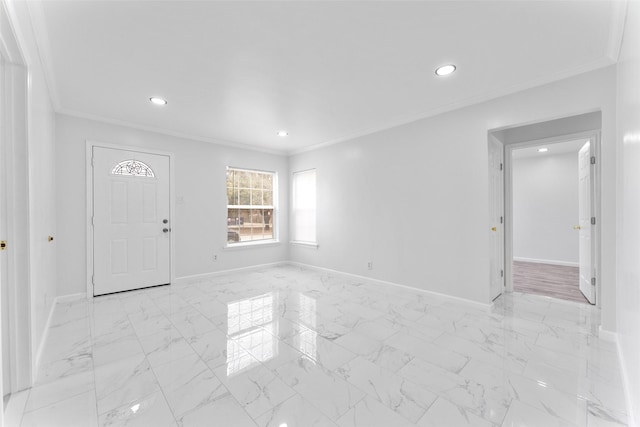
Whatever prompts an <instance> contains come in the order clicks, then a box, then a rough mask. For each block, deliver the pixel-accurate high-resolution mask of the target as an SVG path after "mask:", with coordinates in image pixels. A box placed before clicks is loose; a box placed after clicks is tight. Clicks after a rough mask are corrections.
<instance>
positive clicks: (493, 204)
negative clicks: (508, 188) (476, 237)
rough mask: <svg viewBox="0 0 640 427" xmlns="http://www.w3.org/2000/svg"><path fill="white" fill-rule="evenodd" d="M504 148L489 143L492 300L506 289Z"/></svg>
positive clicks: (495, 143)
mask: <svg viewBox="0 0 640 427" xmlns="http://www.w3.org/2000/svg"><path fill="white" fill-rule="evenodd" d="M503 148H504V147H503V146H502V144H501V143H500V142H498V141H497V140H495V139H494V138H490V141H489V254H490V270H489V275H490V276H489V277H490V292H491V300H494V299H496V298H497V297H498V296H499V295H500V294H501V293H502V290H503V288H504V217H503V215H504V182H503V157H504V154H503Z"/></svg>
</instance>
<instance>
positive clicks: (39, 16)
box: [26, 1, 62, 111]
mask: <svg viewBox="0 0 640 427" xmlns="http://www.w3.org/2000/svg"><path fill="white" fill-rule="evenodd" d="M26 3H27V11H28V12H29V18H30V19H31V30H32V32H33V36H34V39H35V42H36V49H37V50H38V52H37V54H38V58H39V60H40V64H41V65H42V71H43V74H44V79H45V82H46V84H47V88H48V89H49V98H51V104H52V105H53V109H54V111H58V110H60V109H61V108H62V103H61V102H60V95H59V93H58V86H57V85H56V82H57V80H56V75H55V71H54V67H53V60H52V55H51V46H50V45H49V31H48V30H47V22H46V20H45V18H44V11H43V9H42V5H41V4H40V2H37V1H36V2H33V1H28V2H26Z"/></svg>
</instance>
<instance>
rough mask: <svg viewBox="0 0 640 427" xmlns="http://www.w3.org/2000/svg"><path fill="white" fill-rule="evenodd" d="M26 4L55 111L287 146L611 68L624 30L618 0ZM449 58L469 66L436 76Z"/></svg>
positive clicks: (288, 149)
mask: <svg viewBox="0 0 640 427" xmlns="http://www.w3.org/2000/svg"><path fill="white" fill-rule="evenodd" d="M621 5H622V6H621ZM29 10H30V14H31V16H32V19H33V23H34V30H35V34H36V38H37V41H38V48H39V51H40V55H41V57H42V60H43V65H44V68H45V73H46V75H47V79H48V82H49V86H50V90H51V93H52V98H53V102H54V107H55V108H56V110H57V111H58V112H61V113H66V114H71V115H77V116H81V117H89V118H94V119H98V120H103V121H107V122H112V123H121V124H127V125H130V126H135V127H139V128H143V129H150V130H154V131H158V132H163V133H167V134H171V135H176V136H184V137H189V138H193V139H198V140H204V141H211V142H218V143H227V144H232V145H240V146H249V147H252V148H257V149H261V150H268V151H275V152H281V153H292V152H299V151H304V150H306V149H309V148H310V147H315V146H318V145H321V144H330V143H335V142H340V141H343V140H346V139H350V138H353V137H356V136H360V135H364V134H368V133H371V132H375V131H377V130H381V129H385V128H389V127H392V126H396V125H399V124H403V123H407V122H410V121H413V120H417V119H420V118H423V117H427V116H431V115H434V114H438V113H441V112H444V111H448V110H452V109H455V108H459V107H461V106H465V105H469V104H472V103H476V102H480V101H483V100H487V99H491V98H493V97H497V96H501V95H504V94H507V93H512V92H515V91H518V90H522V89H525V88H529V87H533V86H537V85H540V84H544V83H547V82H550V81H554V80H557V79H560V78H564V77H569V76H571V75H575V74H578V73H581V72H585V71H589V70H592V69H596V68H599V67H603V66H606V65H610V64H613V63H615V60H616V59H617V54H618V50H619V46H620V41H621V37H622V26H623V22H624V3H621V2H618V1H614V2H608V1H537V0H536V1H517V0H510V1H483V0H475V1H468V2H466V1H446V2H445V1H443V2H436V1H423V2H419V1H412V2H403V1H386V2H385V1H382V2H366V1H353V2H328V1H285V2H270V1H261V2H245V1H229V2H222V1H146V0H145V1H135V0H129V1H113V0H109V1H93V0H75V1H58V0H46V1H30V2H29ZM446 63H454V64H456V65H457V67H458V69H457V71H456V72H455V73H454V74H452V75H450V76H448V77H437V76H436V75H435V73H434V70H435V68H436V67H437V66H439V65H442V64H446ZM151 96H161V97H164V98H166V99H167V100H168V102H169V103H168V105H166V106H164V107H158V106H155V105H152V104H151V103H150V102H149V97H151ZM280 130H286V131H288V132H289V136H287V137H279V136H277V132H278V131H280Z"/></svg>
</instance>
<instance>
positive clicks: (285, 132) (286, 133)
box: [278, 130, 289, 136]
mask: <svg viewBox="0 0 640 427" xmlns="http://www.w3.org/2000/svg"><path fill="white" fill-rule="evenodd" d="M288 135H289V132H287V131H286V130H281V131H279V132H278V136H288Z"/></svg>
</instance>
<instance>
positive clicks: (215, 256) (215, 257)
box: [213, 254, 218, 262]
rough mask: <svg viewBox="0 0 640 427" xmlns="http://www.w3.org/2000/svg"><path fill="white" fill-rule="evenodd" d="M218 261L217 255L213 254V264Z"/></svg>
mask: <svg viewBox="0 0 640 427" xmlns="http://www.w3.org/2000/svg"><path fill="white" fill-rule="evenodd" d="M216 261H218V254H213V262H216Z"/></svg>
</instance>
